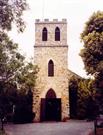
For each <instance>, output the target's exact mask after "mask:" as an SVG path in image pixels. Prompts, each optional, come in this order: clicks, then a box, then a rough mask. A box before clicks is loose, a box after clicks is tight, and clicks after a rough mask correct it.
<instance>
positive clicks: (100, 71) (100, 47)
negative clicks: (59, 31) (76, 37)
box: [80, 11, 103, 113]
mask: <svg viewBox="0 0 103 135" xmlns="http://www.w3.org/2000/svg"><path fill="white" fill-rule="evenodd" d="M81 40H82V41H83V43H84V47H83V49H82V50H81V53H80V56H81V57H82V59H83V62H84V65H85V69H86V71H87V74H90V75H93V76H94V78H95V83H94V84H95V85H94V87H95V89H96V91H97V92H96V98H97V102H98V105H99V110H100V112H101V113H103V12H100V11H98V12H96V13H93V15H92V16H91V17H90V18H89V20H88V21H87V22H86V25H85V28H84V31H83V32H82V34H81Z"/></svg>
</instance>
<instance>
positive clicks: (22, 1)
mask: <svg viewBox="0 0 103 135" xmlns="http://www.w3.org/2000/svg"><path fill="white" fill-rule="evenodd" d="M27 8H28V5H27V3H26V0H0V29H1V30H7V31H10V30H11V29H12V24H13V23H14V24H16V26H17V28H18V30H19V31H21V32H23V30H24V28H25V23H24V21H23V19H22V15H23V11H25V10H26V9H27Z"/></svg>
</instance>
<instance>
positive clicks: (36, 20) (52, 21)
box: [35, 18, 67, 23]
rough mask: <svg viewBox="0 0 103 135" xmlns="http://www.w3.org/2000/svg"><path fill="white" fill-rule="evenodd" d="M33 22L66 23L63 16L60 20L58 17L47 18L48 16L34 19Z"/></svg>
mask: <svg viewBox="0 0 103 135" xmlns="http://www.w3.org/2000/svg"><path fill="white" fill-rule="evenodd" d="M35 23H67V19H65V18H63V19H62V20H58V19H53V20H49V19H48V18H46V19H43V20H40V19H35Z"/></svg>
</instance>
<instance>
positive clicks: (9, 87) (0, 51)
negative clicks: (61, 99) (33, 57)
mask: <svg viewBox="0 0 103 135" xmlns="http://www.w3.org/2000/svg"><path fill="white" fill-rule="evenodd" d="M37 72H38V68H37V66H34V65H33V64H32V63H31V62H26V61H25V57H24V56H23V55H21V54H20V53H19V51H18V44H16V43H13V41H12V40H11V39H10V38H9V37H8V35H7V34H5V33H4V32H0V109H1V112H0V114H2V118H3V117H4V116H5V115H6V114H7V113H8V111H9V109H10V106H11V105H13V104H16V100H17V98H18V95H19V93H22V94H24V96H25V95H26V94H27V93H28V91H29V90H31V91H33V90H34V86H35V80H36V74H37ZM18 90H19V91H18ZM7 108H8V109H7Z"/></svg>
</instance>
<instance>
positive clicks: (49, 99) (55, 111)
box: [40, 89, 61, 121]
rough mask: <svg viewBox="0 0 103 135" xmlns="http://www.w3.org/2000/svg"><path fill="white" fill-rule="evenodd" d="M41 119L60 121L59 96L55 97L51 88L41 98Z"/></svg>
mask: <svg viewBox="0 0 103 135" xmlns="http://www.w3.org/2000/svg"><path fill="white" fill-rule="evenodd" d="M40 116H41V117H40V118H41V121H61V98H56V93H55V91H54V90H53V89H49V90H48V92H47V93H46V96H45V98H42V99H41V111H40Z"/></svg>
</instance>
